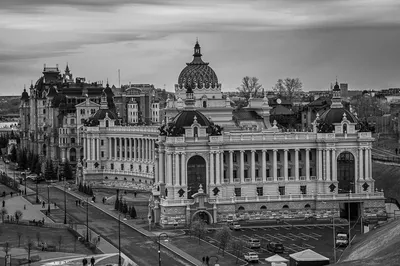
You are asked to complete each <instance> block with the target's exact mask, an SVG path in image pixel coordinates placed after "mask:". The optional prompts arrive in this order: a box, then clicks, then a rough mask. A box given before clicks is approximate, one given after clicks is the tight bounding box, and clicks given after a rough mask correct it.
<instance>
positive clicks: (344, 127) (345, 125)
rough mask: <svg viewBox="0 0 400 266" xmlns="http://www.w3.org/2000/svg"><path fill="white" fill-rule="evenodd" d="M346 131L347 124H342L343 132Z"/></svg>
mask: <svg viewBox="0 0 400 266" xmlns="http://www.w3.org/2000/svg"><path fill="white" fill-rule="evenodd" d="M344 133H347V124H343V134H344Z"/></svg>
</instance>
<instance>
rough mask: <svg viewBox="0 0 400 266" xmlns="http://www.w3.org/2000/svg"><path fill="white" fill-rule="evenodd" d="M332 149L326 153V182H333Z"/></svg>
mask: <svg viewBox="0 0 400 266" xmlns="http://www.w3.org/2000/svg"><path fill="white" fill-rule="evenodd" d="M331 151H332V150H331V149H328V150H327V151H326V180H329V181H331V180H332V166H331V165H332V159H331Z"/></svg>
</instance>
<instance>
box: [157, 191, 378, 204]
mask: <svg viewBox="0 0 400 266" xmlns="http://www.w3.org/2000/svg"><path fill="white" fill-rule="evenodd" d="M365 199H382V200H383V199H385V197H384V195H383V192H374V193H350V195H349V194H317V195H310V194H305V195H303V194H292V195H267V196H255V197H231V198H224V199H221V198H209V199H208V202H209V203H210V204H214V203H215V204H227V203H247V202H288V201H302V200H304V201H310V200H315V201H338V200H339V201H340V200H342V201H349V200H350V201H352V200H365ZM161 204H162V205H163V206H185V205H191V204H194V200H193V199H168V198H166V199H163V200H162V201H161Z"/></svg>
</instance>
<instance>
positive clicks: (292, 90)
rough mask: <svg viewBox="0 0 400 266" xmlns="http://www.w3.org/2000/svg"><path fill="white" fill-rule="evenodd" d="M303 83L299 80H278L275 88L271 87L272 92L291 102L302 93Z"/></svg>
mask: <svg viewBox="0 0 400 266" xmlns="http://www.w3.org/2000/svg"><path fill="white" fill-rule="evenodd" d="M302 88H303V83H302V82H301V81H300V79H299V78H285V79H284V80H282V79H278V81H277V82H276V84H275V86H274V87H272V89H273V90H274V92H275V93H276V94H278V95H279V96H280V97H282V96H285V97H287V99H288V100H290V101H291V100H293V97H294V96H296V95H297V94H299V93H300V92H301V91H302Z"/></svg>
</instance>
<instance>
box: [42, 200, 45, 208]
mask: <svg viewBox="0 0 400 266" xmlns="http://www.w3.org/2000/svg"><path fill="white" fill-rule="evenodd" d="M44 206H45V203H44V200H43V201H42V209H44Z"/></svg>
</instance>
